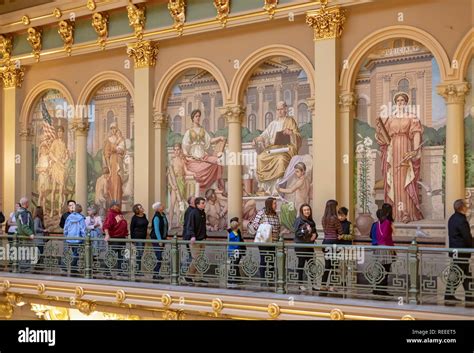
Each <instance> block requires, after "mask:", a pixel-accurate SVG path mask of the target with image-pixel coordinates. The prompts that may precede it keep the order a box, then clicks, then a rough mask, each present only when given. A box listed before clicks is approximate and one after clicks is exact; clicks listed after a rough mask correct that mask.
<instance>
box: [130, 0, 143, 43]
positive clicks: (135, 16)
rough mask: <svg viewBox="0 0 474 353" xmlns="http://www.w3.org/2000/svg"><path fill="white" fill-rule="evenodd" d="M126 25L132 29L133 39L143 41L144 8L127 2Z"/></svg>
mask: <svg viewBox="0 0 474 353" xmlns="http://www.w3.org/2000/svg"><path fill="white" fill-rule="evenodd" d="M127 14H128V24H129V25H130V27H132V28H133V31H134V33H135V38H137V39H138V40H139V41H140V40H142V39H143V32H144V31H145V22H146V17H145V6H137V5H134V4H133V3H132V1H131V0H129V2H128V5H127Z"/></svg>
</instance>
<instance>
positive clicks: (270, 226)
mask: <svg viewBox="0 0 474 353" xmlns="http://www.w3.org/2000/svg"><path fill="white" fill-rule="evenodd" d="M276 208H277V201H276V199H275V198H274V197H269V198H267V199H266V200H265V208H264V209H262V210H260V211H258V212H257V214H256V215H255V218H254V220H253V222H252V223H249V225H248V227H249V229H251V230H252V232H251V233H253V232H256V235H255V242H256V243H272V242H276V241H278V237H279V235H280V229H281V225H280V219H279V218H278V215H277V213H276ZM258 250H259V251H260V278H261V279H262V280H264V279H275V278H276V274H275V272H274V264H275V259H276V256H275V255H276V254H275V247H273V246H265V245H264V246H259V247H258ZM272 255H273V256H272ZM272 259H273V260H272ZM267 267H268V271H267ZM263 286H264V287H265V286H268V284H267V283H263Z"/></svg>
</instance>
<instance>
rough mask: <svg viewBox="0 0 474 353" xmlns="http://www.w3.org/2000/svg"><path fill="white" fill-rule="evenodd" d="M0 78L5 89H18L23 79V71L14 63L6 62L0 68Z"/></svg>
mask: <svg viewBox="0 0 474 353" xmlns="http://www.w3.org/2000/svg"><path fill="white" fill-rule="evenodd" d="M0 77H1V78H2V81H3V87H5V88H20V87H21V84H22V83H23V78H24V77H25V69H24V68H23V67H21V66H19V65H17V64H16V63H12V62H11V61H8V62H7V64H6V65H5V66H1V67H0Z"/></svg>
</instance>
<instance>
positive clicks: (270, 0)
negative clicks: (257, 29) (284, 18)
mask: <svg viewBox="0 0 474 353" xmlns="http://www.w3.org/2000/svg"><path fill="white" fill-rule="evenodd" d="M277 5H278V0H265V4H264V5H263V9H264V10H265V11H266V12H267V14H268V16H269V17H270V19H271V20H272V19H273V16H275V11H276V8H277Z"/></svg>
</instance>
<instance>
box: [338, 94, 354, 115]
mask: <svg viewBox="0 0 474 353" xmlns="http://www.w3.org/2000/svg"><path fill="white" fill-rule="evenodd" d="M355 102H356V99H355V95H354V93H352V92H351V93H344V94H341V95H340V96H339V109H340V111H341V112H349V111H351V110H354V109H355Z"/></svg>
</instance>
